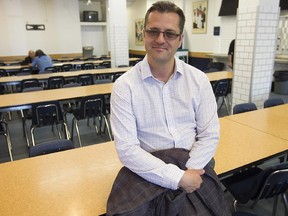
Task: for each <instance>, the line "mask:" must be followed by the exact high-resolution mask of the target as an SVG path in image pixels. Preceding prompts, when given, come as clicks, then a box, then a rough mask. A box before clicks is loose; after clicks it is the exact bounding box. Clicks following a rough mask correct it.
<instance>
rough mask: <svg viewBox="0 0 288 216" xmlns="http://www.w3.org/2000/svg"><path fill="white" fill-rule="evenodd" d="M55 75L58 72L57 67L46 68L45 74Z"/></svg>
mask: <svg viewBox="0 0 288 216" xmlns="http://www.w3.org/2000/svg"><path fill="white" fill-rule="evenodd" d="M50 72H51V73H55V72H57V70H56V68H55V67H53V66H52V67H46V68H45V73H50Z"/></svg>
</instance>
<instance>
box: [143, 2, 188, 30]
mask: <svg viewBox="0 0 288 216" xmlns="http://www.w3.org/2000/svg"><path fill="white" fill-rule="evenodd" d="M153 11H158V12H160V13H169V12H173V13H176V14H178V16H179V18H180V21H179V29H180V33H181V34H182V33H183V30H184V25H185V15H184V13H183V11H182V9H181V8H179V7H178V6H177V5H176V4H174V3H172V2H170V1H158V2H155V3H154V4H152V6H151V7H150V8H149V9H148V10H147V12H146V15H145V23H144V28H146V25H147V22H148V16H149V14H150V13H151V12H153Z"/></svg>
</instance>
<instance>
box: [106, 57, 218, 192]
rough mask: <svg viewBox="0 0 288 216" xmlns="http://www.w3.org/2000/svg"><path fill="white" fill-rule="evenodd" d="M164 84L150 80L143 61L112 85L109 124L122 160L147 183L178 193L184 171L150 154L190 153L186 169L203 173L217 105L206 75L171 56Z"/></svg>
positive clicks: (211, 145)
mask: <svg viewBox="0 0 288 216" xmlns="http://www.w3.org/2000/svg"><path fill="white" fill-rule="evenodd" d="M175 66H176V67H175V68H176V69H175V72H174V74H173V75H172V77H171V78H170V79H169V80H168V82H167V83H164V82H162V81H159V80H158V79H156V78H155V77H153V75H152V73H151V70H150V67H149V64H148V61H147V57H145V58H144V60H143V61H142V62H139V63H138V64H137V65H136V66H135V67H133V68H132V69H130V70H129V71H127V72H126V73H125V74H123V75H122V76H121V77H120V78H118V79H117V80H116V82H115V83H114V84H113V90H112V95H111V124H112V129H113V134H114V138H115V145H116V149H117V152H118V156H119V159H120V160H121V162H122V163H123V164H124V165H125V166H126V167H128V168H129V169H130V170H132V171H133V172H135V173H137V174H138V175H140V176H141V177H143V178H144V179H146V180H147V181H150V182H152V183H154V184H157V185H160V186H162V187H165V188H170V189H177V187H178V182H179V181H180V179H181V178H182V176H183V174H184V171H183V170H180V169H179V168H178V167H177V166H174V165H172V164H165V163H164V162H163V161H161V160H160V159H158V158H156V157H154V156H152V155H151V154H149V152H153V151H156V150H161V149H169V148H184V149H187V150H189V151H190V153H189V155H190V159H189V160H188V161H187V163H186V167H187V168H190V169H202V168H204V167H205V165H206V164H207V163H208V162H209V161H210V160H211V158H212V157H213V155H214V153H215V151H216V147H217V144H218V142H219V120H218V115H217V104H216V100H215V96H214V93H213V90H212V86H211V84H210V82H209V80H208V77H207V75H206V74H205V73H203V72H202V71H200V70H198V69H196V68H194V67H192V66H191V65H188V64H186V63H185V62H183V61H181V60H179V59H178V58H176V57H175Z"/></svg>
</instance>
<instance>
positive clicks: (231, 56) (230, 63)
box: [227, 39, 235, 69]
mask: <svg viewBox="0 0 288 216" xmlns="http://www.w3.org/2000/svg"><path fill="white" fill-rule="evenodd" d="M234 49H235V39H233V40H232V41H231V42H230V45H229V50H228V62H227V65H228V66H229V67H230V68H232V69H233V63H234Z"/></svg>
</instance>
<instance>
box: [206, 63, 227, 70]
mask: <svg viewBox="0 0 288 216" xmlns="http://www.w3.org/2000/svg"><path fill="white" fill-rule="evenodd" d="M224 66H225V64H224V63H223V62H210V63H209V64H208V65H207V70H205V71H204V72H205V73H207V72H215V71H222V70H223V68H224Z"/></svg>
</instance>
